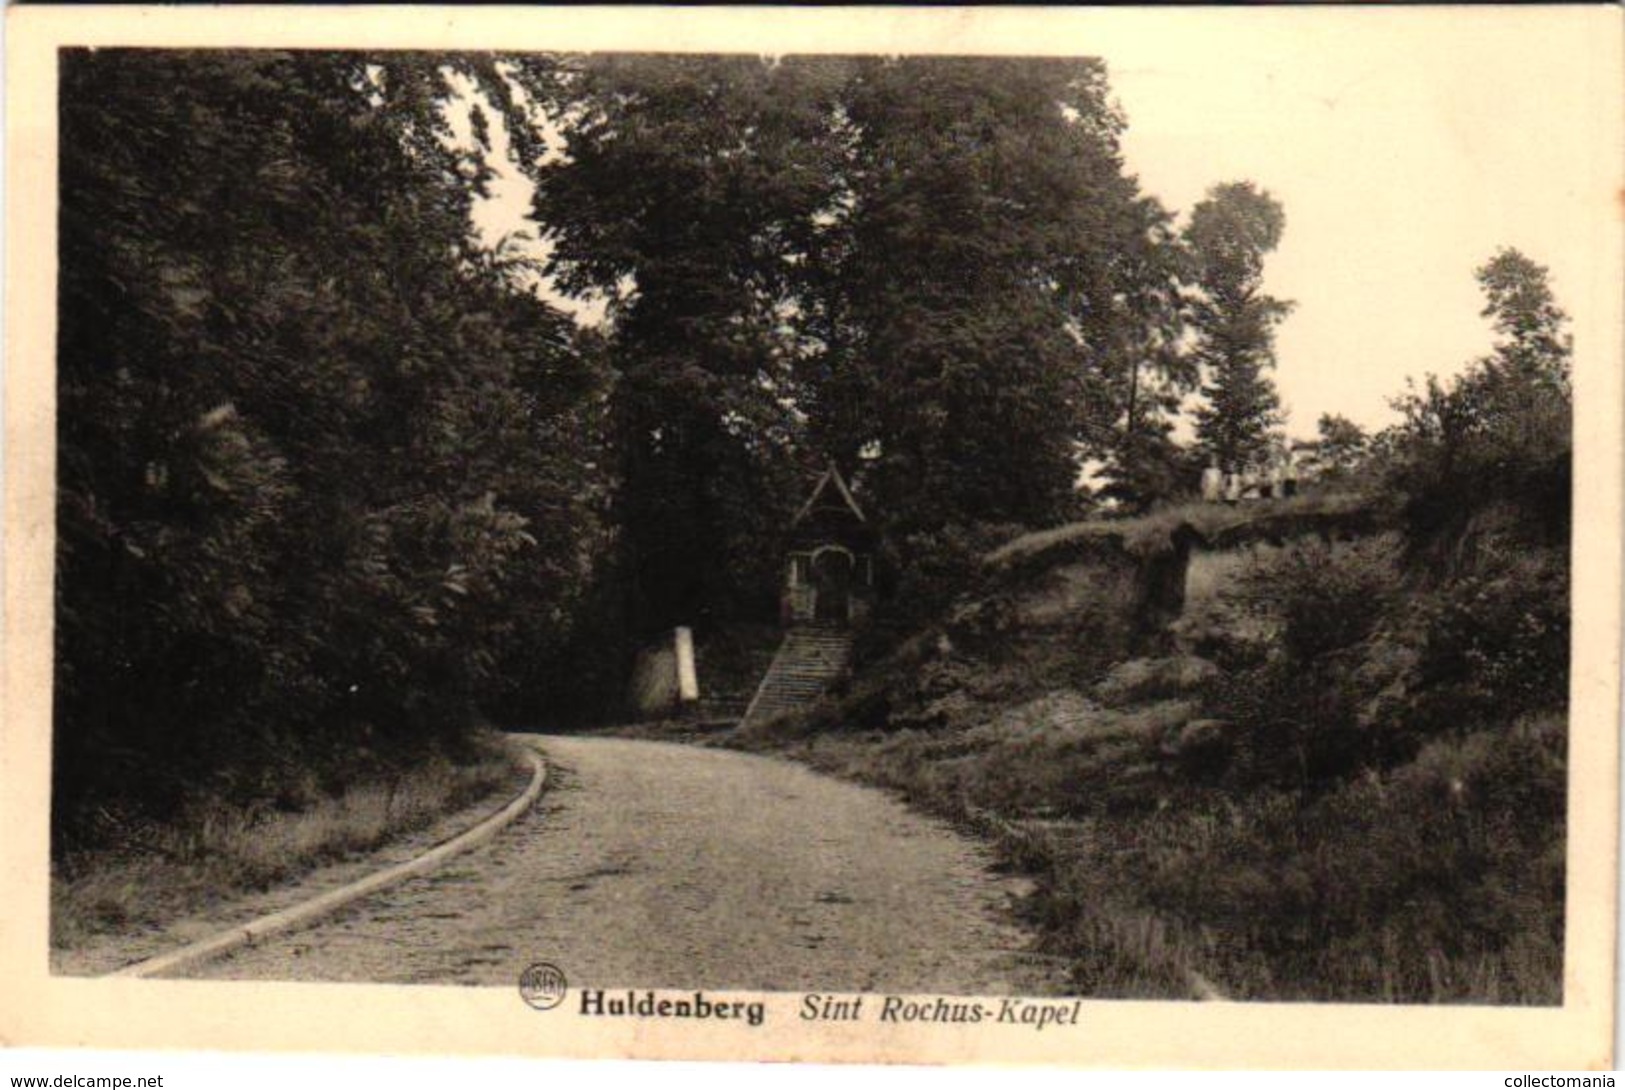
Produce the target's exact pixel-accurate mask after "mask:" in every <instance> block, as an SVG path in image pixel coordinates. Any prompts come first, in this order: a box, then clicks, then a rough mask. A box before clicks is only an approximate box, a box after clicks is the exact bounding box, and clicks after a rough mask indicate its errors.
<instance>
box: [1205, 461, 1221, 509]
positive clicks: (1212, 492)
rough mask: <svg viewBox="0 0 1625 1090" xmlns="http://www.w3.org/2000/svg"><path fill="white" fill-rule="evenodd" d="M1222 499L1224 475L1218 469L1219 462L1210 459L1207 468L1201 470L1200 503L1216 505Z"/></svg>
mask: <svg viewBox="0 0 1625 1090" xmlns="http://www.w3.org/2000/svg"><path fill="white" fill-rule="evenodd" d="M1223 498H1224V473H1223V472H1222V471H1221V470H1220V469H1219V460H1218V459H1217V458H1213V459H1210V460H1209V461H1208V464H1207V468H1206V469H1204V470H1202V502H1203V503H1218V502H1219V501H1220V500H1222V499H1223Z"/></svg>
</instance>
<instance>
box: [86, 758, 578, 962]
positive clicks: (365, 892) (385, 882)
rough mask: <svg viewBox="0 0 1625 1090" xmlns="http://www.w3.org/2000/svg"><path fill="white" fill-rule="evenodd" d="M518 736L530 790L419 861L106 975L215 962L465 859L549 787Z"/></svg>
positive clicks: (540, 762)
mask: <svg viewBox="0 0 1625 1090" xmlns="http://www.w3.org/2000/svg"><path fill="white" fill-rule="evenodd" d="M519 738H520V740H521V741H522V742H523V744H524V745H523V748H522V750H521V754H520V755H521V756H522V757H523V759H524V760H525V762H526V763H527V764H529V765H530V769H531V776H530V782H529V783H528V784H526V785H525V789H524V790H523V791H521V792H520V793H519V794H518V795H517V796H516V797H515V798H514V799H513V801H511V802H509V803H508V805H506V806H504V807H503V808H502V809H501V810H499V811H497V812H496V813H495V814H492V815H491V816H490V817H488V818H486V819H485V820H484V821H482V822H480V823H479V824H478V825H476V826H474V827H473V828H472V829H469V830H467V831H465V832H462V833H459V834H458V835H457V836H454V837H452V838H451V839H450V840H448V841H446V842H445V843H443V844H439V845H437V846H435V847H433V848H431V849H429V850H428V851H426V852H424V853H423V854H422V855H420V856H418V857H417V858H416V859H411V860H408V861H407V862H405V863H397V864H396V865H394V866H392V867H386V868H385V869H383V870H381V871H378V872H377V873H375V874H371V875H368V876H367V877H365V878H361V879H358V880H356V881H354V882H350V883H348V884H346V885H343V886H340V887H339V888H338V889H334V890H329V891H328V892H326V893H324V894H322V895H320V896H318V897H313V898H311V899H310V900H308V901H305V902H303V903H301V904H297V905H294V906H292V907H291V908H285V909H282V910H281V911H280V912H273V913H270V914H269V915H266V916H261V917H259V918H258V919H255V920H251V921H249V922H248V923H246V924H239V925H237V926H235V927H231V928H227V929H226V930H224V931H221V932H220V933H219V934H216V935H212V936H210V937H209V938H206V939H200V940H199V941H197V942H194V943H191V944H189V945H187V946H183V947H181V948H180V949H179V950H176V951H174V952H172V953H168V954H160V955H159V956H157V957H154V958H148V959H147V960H145V961H138V962H136V963H135V964H134V965H127V966H125V967H124V968H122V969H118V970H116V971H114V972H112V973H109V974H107V975H108V976H110V977H156V976H164V975H166V974H170V973H175V972H179V971H181V970H184V969H189V968H191V967H193V966H195V965H199V964H201V963H203V962H205V961H209V960H210V959H212V958H217V957H220V956H221V955H223V954H228V953H230V952H232V951H233V950H237V949H240V948H242V947H244V946H251V945H253V944H255V943H257V942H260V941H261V940H263V939H267V938H270V937H271V936H273V935H280V934H282V933H283V932H285V931H292V930H294V929H295V928H297V927H301V926H303V925H304V924H307V923H309V922H311V921H312V920H315V919H317V918H318V917H321V916H324V915H326V914H327V913H329V912H333V911H335V910H337V909H340V908H343V907H344V906H345V905H348V904H351V903H352V902H354V901H358V900H360V899H361V898H363V897H367V896H369V895H371V894H374V893H377V892H379V891H380V890H384V889H387V888H389V887H390V886H393V885H396V884H398V883H400V882H404V881H406V880H407V879H408V878H415V877H417V876H419V875H422V874H427V873H428V872H430V871H432V870H434V869H435V868H436V867H438V866H440V865H441V864H442V863H444V862H446V861H447V860H448V859H451V858H452V857H453V856H456V855H460V854H462V853H463V852H466V851H469V850H470V849H473V848H477V847H479V846H480V845H482V844H484V843H486V842H487V841H488V840H490V839H491V838H492V837H494V836H496V835H497V834H498V833H500V832H501V831H502V830H503V829H505V828H507V827H508V826H509V825H511V824H513V823H514V822H515V821H516V820H518V818H519V817H520V815H522V814H524V813H525V811H527V810H529V809H530V807H531V806H532V805H533V804H534V803H535V802H536V799H537V798H538V797H540V795H541V793H542V789H543V788H544V787H545V786H546V785H547V762H546V760H544V759H543V757H542V755H541V753H540V752H538V751H537V749H536V746H535V742H534V741H533V740H531V739H530V738H528V737H527V736H524V735H520V736H519Z"/></svg>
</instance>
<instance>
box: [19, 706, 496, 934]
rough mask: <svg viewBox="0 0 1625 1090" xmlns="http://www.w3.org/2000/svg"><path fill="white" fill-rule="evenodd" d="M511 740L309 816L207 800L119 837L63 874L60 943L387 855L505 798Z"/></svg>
mask: <svg viewBox="0 0 1625 1090" xmlns="http://www.w3.org/2000/svg"><path fill="white" fill-rule="evenodd" d="M516 774H517V773H516V768H515V765H514V763H513V760H512V758H511V757H510V756H509V755H508V753H507V751H506V750H505V749H504V748H503V747H502V746H501V745H500V743H499V741H498V740H497V739H496V738H494V737H492V738H485V739H482V740H481V741H480V742H478V743H477V744H476V745H475V747H474V751H473V754H472V755H471V758H470V759H469V760H467V761H463V762H454V761H453V760H451V759H450V758H448V757H445V756H441V755H436V756H433V757H430V758H428V759H427V760H425V761H424V762H422V763H421V764H418V765H416V766H414V767H411V768H408V769H404V770H397V771H393V772H391V773H388V774H386V775H383V776H380V777H375V778H370V779H363V780H361V781H359V782H355V783H353V784H351V785H349V786H347V787H345V788H343V789H342V790H341V791H339V792H338V793H337V794H331V795H314V796H312V797H311V798H310V799H309V800H308V801H307V802H306V804H305V805H304V806H303V808H301V809H297V810H292V811H287V810H280V809H276V808H274V807H269V806H256V807H249V808H244V807H242V806H234V805H232V804H229V803H227V802H225V801H223V800H221V799H218V798H209V799H202V800H199V801H197V802H195V803H194V804H192V805H191V806H190V807H188V808H187V809H186V810H185V811H184V812H183V813H182V814H181V815H179V816H178V817H177V818H176V819H175V820H173V821H170V822H166V823H162V824H160V823H155V822H142V823H140V824H138V825H134V826H131V827H125V828H121V829H119V830H118V835H117V838H116V844H115V845H114V846H112V847H108V848H103V849H96V850H90V851H82V852H79V853H75V854H70V855H69V856H67V857H66V858H64V859H62V860H60V861H58V862H56V863H55V864H54V865H53V868H52V870H53V873H52V876H51V944H52V946H54V947H57V948H72V947H75V946H78V945H81V944H83V943H85V942H87V941H89V940H91V939H93V938H96V937H97V936H101V935H106V934H110V933H129V932H132V931H137V930H142V929H147V928H155V927H161V926H163V925H165V924H167V923H169V922H171V921H173V920H175V919H178V918H181V917H184V916H187V915H191V914H193V913H196V912H201V911H205V910H207V909H208V908H209V907H210V906H212V905H215V904H218V903H219V902H221V901H224V900H227V899H229V898H231V897H233V896H234V895H240V894H243V893H248V892H253V891H258V890H263V889H267V888H269V887H271V886H273V885H275V884H276V883H278V882H283V881H287V880H290V879H293V878H296V877H298V876H300V875H303V874H305V873H307V872H309V871H311V870H313V869H314V868H316V867H318V866H321V865H322V864H325V863H329V862H333V861H336V860H341V859H345V858H347V857H352V856H355V855H358V854H361V853H365V852H369V851H372V850H375V849H377V848H379V847H381V846H383V845H385V844H387V843H388V842H390V841H391V840H394V839H398V838H400V837H403V836H406V835H408V834H410V833H413V832H416V831H418V830H421V829H424V828H426V827H428V826H430V825H432V824H433V823H434V822H435V821H436V820H437V819H439V818H441V817H444V816H446V815H448V814H451V813H453V812H455V811H457V810H459V809H461V808H463V807H465V806H468V805H470V804H471V803H474V802H476V801H479V800H481V799H483V798H485V797H487V796H489V795H491V794H493V793H494V792H495V791H496V790H497V789H498V788H499V787H501V786H503V785H504V784H506V783H507V782H508V781H509V780H511V779H512V778H513V777H514V776H515V775H516Z"/></svg>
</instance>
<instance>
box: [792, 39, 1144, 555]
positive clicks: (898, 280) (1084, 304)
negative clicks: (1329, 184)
mask: <svg viewBox="0 0 1625 1090" xmlns="http://www.w3.org/2000/svg"><path fill="white" fill-rule="evenodd" d="M843 105H844V110H843V113H842V121H843V124H844V126H845V133H846V135H847V149H848V151H847V154H848V164H849V165H848V166H847V175H848V178H849V187H850V197H849V198H848V200H847V202H846V204H845V205H844V211H843V216H842V220H841V224H840V226H842V227H843V228H844V232H843V234H842V236H841V240H842V246H841V247H840V248H839V249H838V250H837V251H836V252H835V254H834V256H835V260H834V261H833V262H832V263H831V270H832V271H831V292H830V297H831V300H832V301H831V303H830V307H831V309H832V311H833V312H834V315H835V318H834V320H833V321H832V322H831V327H832V330H833V332H832V334H831V335H830V336H829V338H828V340H829V345H828V347H829V352H828V356H827V359H826V361H825V363H824V366H825V368H826V375H827V381H825V382H824V383H823V384H821V386H820V388H819V390H818V394H819V396H820V398H821V400H820V401H819V402H818V403H817V406H816V412H815V422H816V423H817V424H819V425H820V426H822V427H824V428H825V429H826V430H827V431H828V432H829V433H830V434H831V435H832V439H831V440H830V442H832V444H833V445H835V446H837V447H838V448H839V449H841V450H843V451H852V450H856V449H861V448H865V447H867V448H868V449H869V450H871V451H873V452H875V453H877V454H878V457H877V458H876V459H875V461H874V464H873V465H872V467H871V470H870V487H871V488H872V490H873V492H874V494H875V496H876V501H877V502H876V506H877V507H878V508H879V509H880V510H882V511H884V512H885V513H886V516H887V517H888V518H889V519H891V520H892V521H893V523H894V524H895V525H896V526H897V527H898V528H899V529H900V530H902V531H904V532H907V531H912V530H919V531H930V530H932V529H933V528H935V527H938V526H943V525H949V524H961V525H964V524H975V523H977V522H1005V523H1024V524H1029V525H1037V524H1044V523H1048V522H1053V521H1055V520H1058V519H1061V518H1064V517H1066V516H1067V514H1068V513H1069V512H1070V510H1071V505H1072V500H1073V495H1074V483H1075V480H1076V478H1077V475H1078V470H1079V441H1080V438H1081V436H1082V435H1083V434H1084V432H1085V427H1086V423H1087V421H1088V420H1089V418H1090V410H1091V408H1092V406H1091V405H1090V403H1089V402H1090V377H1091V374H1092V372H1094V371H1096V370H1098V369H1099V368H1101V367H1102V366H1104V365H1105V361H1106V360H1107V359H1109V358H1111V357H1112V355H1113V353H1114V352H1116V351H1117V349H1118V347H1119V338H1122V337H1124V336H1125V334H1124V331H1123V328H1122V327H1123V326H1124V325H1125V324H1129V323H1136V322H1138V321H1139V320H1140V317H1141V316H1140V315H1138V314H1134V313H1123V312H1119V311H1118V310H1117V309H1116V304H1117V298H1118V296H1119V293H1120V292H1121V290H1122V286H1123V283H1124V280H1125V279H1126V278H1125V276H1124V275H1123V274H1122V270H1121V265H1120V259H1122V258H1124V257H1126V256H1127V255H1125V254H1124V253H1123V250H1124V249H1125V246H1126V244H1127V243H1128V242H1129V241H1130V240H1132V239H1133V237H1134V236H1135V234H1136V232H1140V233H1142V234H1143V233H1144V232H1145V231H1146V230H1148V227H1147V225H1146V215H1145V214H1144V213H1145V211H1146V210H1145V209H1144V208H1143V207H1141V206H1139V205H1137V204H1136V198H1137V193H1136V189H1135V185H1134V182H1133V180H1132V179H1131V178H1129V177H1127V176H1125V174H1124V173H1123V169H1122V162H1121V157H1120V155H1119V152H1118V144H1117V140H1118V135H1119V133H1120V131H1121V127H1122V118H1121V117H1120V115H1119V114H1118V113H1117V112H1116V111H1115V109H1114V108H1113V107H1112V106H1111V104H1110V102H1109V96H1108V91H1107V84H1106V76H1105V69H1104V66H1103V65H1101V64H1100V63H1099V62H1096V61H1091V60H1077V61H1073V60H1067V61H1033V60H1002V59H944V58H902V59H893V60H878V59H876V60H866V61H864V62H862V63H861V64H859V65H858V67H857V73H856V77H855V79H854V80H853V81H852V83H851V85H850V87H849V89H848V90H847V92H846V95H845V99H844V104H843ZM1130 338H1132V335H1130Z"/></svg>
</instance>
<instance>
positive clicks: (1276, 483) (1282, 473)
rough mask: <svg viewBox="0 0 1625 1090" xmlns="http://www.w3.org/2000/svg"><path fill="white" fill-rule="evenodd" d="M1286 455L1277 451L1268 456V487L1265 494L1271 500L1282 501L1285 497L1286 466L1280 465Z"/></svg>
mask: <svg viewBox="0 0 1625 1090" xmlns="http://www.w3.org/2000/svg"><path fill="white" fill-rule="evenodd" d="M1285 457H1286V455H1285V454H1284V453H1283V452H1281V451H1279V450H1277V451H1275V452H1274V453H1272V454H1271V455H1270V467H1269V486H1268V491H1267V492H1266V494H1267V495H1268V496H1269V497H1270V498H1271V499H1276V500H1279V499H1283V498H1284V497H1285V496H1286V466H1285V465H1283V464H1282V461H1283V459H1284V458H1285Z"/></svg>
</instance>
